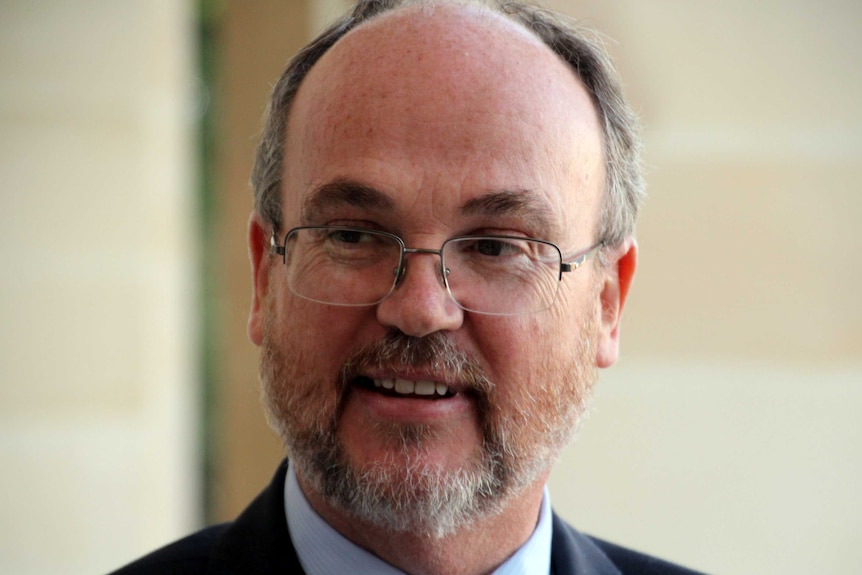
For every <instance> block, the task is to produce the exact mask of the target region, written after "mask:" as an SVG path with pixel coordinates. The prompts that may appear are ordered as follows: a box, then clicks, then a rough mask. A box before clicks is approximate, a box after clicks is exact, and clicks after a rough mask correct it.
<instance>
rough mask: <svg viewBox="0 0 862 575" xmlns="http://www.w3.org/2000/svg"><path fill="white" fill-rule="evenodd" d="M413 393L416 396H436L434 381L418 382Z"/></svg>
mask: <svg viewBox="0 0 862 575" xmlns="http://www.w3.org/2000/svg"><path fill="white" fill-rule="evenodd" d="M413 393H415V394H416V395H434V382H433V381H427V380H424V381H417V382H416V384H415V385H414V386H413Z"/></svg>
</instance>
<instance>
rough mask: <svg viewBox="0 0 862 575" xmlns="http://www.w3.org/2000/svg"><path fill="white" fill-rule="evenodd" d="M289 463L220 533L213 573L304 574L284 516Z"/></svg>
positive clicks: (218, 574)
mask: <svg viewBox="0 0 862 575" xmlns="http://www.w3.org/2000/svg"><path fill="white" fill-rule="evenodd" d="M286 474H287V462H286V461H284V462H282V464H281V465H280V466H279V468H278V471H276V473H275V477H273V479H272V482H271V483H270V484H269V486H268V487H267V488H266V489H264V491H263V492H262V493H261V494H260V495H258V496H257V498H256V499H255V500H254V501H253V502H252V503H251V505H249V506H248V507H247V508H246V510H245V511H243V512H242V514H241V515H240V516H239V517H238V518H237V519H236V521H234V522H233V523H232V524H231V525H230V526H229V527H228V528H227V529H226V530H225V531H224V533H223V534H222V535H221V537H220V538H219V540H218V542H217V543H216V546H215V549H214V550H213V554H212V558H211V561H210V565H209V569H208V571H207V573H208V574H210V575H276V574H278V575H294V574H298V575H303V574H304V571H303V570H302V566H301V565H300V563H299V558H298V557H297V555H296V549H294V547H293V543H292V542H291V540H290V534H289V532H288V530H287V519H286V517H285V515H284V479H285V475H286Z"/></svg>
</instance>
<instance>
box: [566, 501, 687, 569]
mask: <svg viewBox="0 0 862 575" xmlns="http://www.w3.org/2000/svg"><path fill="white" fill-rule="evenodd" d="M551 557H552V562H553V563H554V572H555V573H556V574H558V575H563V574H566V573H581V572H589V573H601V574H602V575H605V574H606V575H699V572H698V571H692V570H691V569H687V568H685V567H681V566H679V565H675V564H673V563H670V562H668V561H665V560H663V559H659V558H657V557H653V556H651V555H647V554H645V553H641V552H639V551H634V550H632V549H628V548H626V547H622V546H620V545H617V544H615V543H610V542H608V541H604V540H603V539H599V538H597V537H592V536H589V535H585V534H583V533H581V532H580V531H578V530H577V529H575V528H574V527H572V526H571V525H569V524H568V523H566V522H565V521H563V520H562V519H561V518H560V517H559V516H558V515H556V514H554V518H553V540H552V548H551Z"/></svg>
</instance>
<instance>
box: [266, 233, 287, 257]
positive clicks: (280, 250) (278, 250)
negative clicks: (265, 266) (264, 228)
mask: <svg viewBox="0 0 862 575" xmlns="http://www.w3.org/2000/svg"><path fill="white" fill-rule="evenodd" d="M269 253H271V254H273V255H277V256H282V257H284V246H280V245H278V244H277V243H276V242H275V234H273V235H271V236H269Z"/></svg>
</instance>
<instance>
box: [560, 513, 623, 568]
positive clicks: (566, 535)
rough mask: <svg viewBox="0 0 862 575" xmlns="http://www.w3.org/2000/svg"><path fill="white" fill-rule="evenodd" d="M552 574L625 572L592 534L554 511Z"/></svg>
mask: <svg viewBox="0 0 862 575" xmlns="http://www.w3.org/2000/svg"><path fill="white" fill-rule="evenodd" d="M551 573H552V574H553V575H622V574H621V573H620V570H619V569H617V568H616V567H615V566H614V564H613V563H612V562H611V560H610V559H608V556H607V555H605V553H604V552H603V551H602V550H601V549H599V547H598V546H597V545H596V544H595V543H593V542H592V541H591V540H590V538H589V537H587V536H586V535H584V534H582V533H580V532H579V531H577V530H576V529H575V528H573V527H571V526H570V525H568V524H567V523H565V522H564V521H563V520H562V519H560V518H559V516H557V514H556V513H554V516H553V534H552V535H551Z"/></svg>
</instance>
